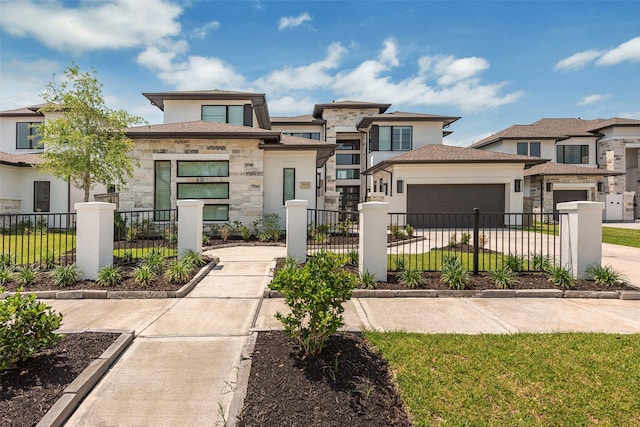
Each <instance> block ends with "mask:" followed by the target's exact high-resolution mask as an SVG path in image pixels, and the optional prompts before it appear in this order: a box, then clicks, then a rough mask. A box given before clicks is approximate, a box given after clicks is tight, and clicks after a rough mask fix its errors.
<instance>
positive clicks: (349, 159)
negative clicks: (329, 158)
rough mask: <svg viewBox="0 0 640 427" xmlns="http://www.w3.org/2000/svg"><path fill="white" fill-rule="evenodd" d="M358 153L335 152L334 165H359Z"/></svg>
mask: <svg viewBox="0 0 640 427" xmlns="http://www.w3.org/2000/svg"><path fill="white" fill-rule="evenodd" d="M359 164H360V154H336V165H359Z"/></svg>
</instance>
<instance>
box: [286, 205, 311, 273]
mask: <svg viewBox="0 0 640 427" xmlns="http://www.w3.org/2000/svg"><path fill="white" fill-rule="evenodd" d="M308 206H309V201H307V200H287V201H286V202H285V208H286V211H287V225H286V227H287V258H294V259H295V260H296V261H297V262H305V261H306V260H307V207H308Z"/></svg>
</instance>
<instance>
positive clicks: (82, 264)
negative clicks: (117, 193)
mask: <svg viewBox="0 0 640 427" xmlns="http://www.w3.org/2000/svg"><path fill="white" fill-rule="evenodd" d="M73 207H74V209H75V210H76V212H77V213H78V215H77V220H76V266H77V267H78V270H79V271H80V278H81V279H88V280H96V279H97V278H98V270H100V269H101V268H102V267H105V266H107V265H110V264H113V212H114V211H115V210H116V205H115V204H114V203H103V202H87V203H76V204H75V205H74V206H73Z"/></svg>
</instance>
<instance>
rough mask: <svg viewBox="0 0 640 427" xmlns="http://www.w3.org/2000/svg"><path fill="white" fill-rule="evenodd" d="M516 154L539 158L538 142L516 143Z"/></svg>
mask: <svg viewBox="0 0 640 427" xmlns="http://www.w3.org/2000/svg"><path fill="white" fill-rule="evenodd" d="M518 154H521V155H523V156H534V157H540V142H518Z"/></svg>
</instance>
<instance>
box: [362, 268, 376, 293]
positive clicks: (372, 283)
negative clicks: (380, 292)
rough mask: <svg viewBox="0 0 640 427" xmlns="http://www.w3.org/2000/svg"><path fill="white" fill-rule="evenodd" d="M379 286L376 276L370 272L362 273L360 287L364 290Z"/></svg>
mask: <svg viewBox="0 0 640 427" xmlns="http://www.w3.org/2000/svg"><path fill="white" fill-rule="evenodd" d="M377 285H378V282H377V281H376V276H375V274H373V273H372V272H370V271H369V270H365V271H363V272H361V273H360V287H361V288H364V289H375V288H376V287H377Z"/></svg>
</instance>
